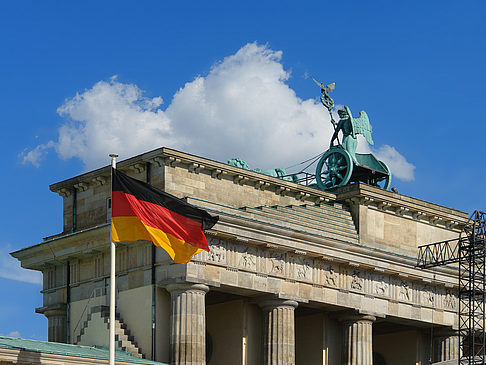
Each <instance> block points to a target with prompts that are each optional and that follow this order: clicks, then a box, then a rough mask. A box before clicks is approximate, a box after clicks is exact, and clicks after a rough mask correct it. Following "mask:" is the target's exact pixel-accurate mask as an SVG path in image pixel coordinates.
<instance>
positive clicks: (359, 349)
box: [339, 314, 376, 365]
mask: <svg viewBox="0 0 486 365" xmlns="http://www.w3.org/2000/svg"><path fill="white" fill-rule="evenodd" d="M339 320H340V321H342V323H343V332H344V342H343V364H344V365H372V364H373V340H372V339H373V337H372V328H373V322H374V321H375V320H376V318H375V317H373V316H369V315H353V314H351V315H344V316H342V317H340V318H339Z"/></svg>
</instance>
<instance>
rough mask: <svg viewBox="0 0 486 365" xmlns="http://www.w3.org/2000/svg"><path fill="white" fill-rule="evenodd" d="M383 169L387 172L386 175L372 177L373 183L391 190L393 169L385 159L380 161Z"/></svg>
mask: <svg viewBox="0 0 486 365" xmlns="http://www.w3.org/2000/svg"><path fill="white" fill-rule="evenodd" d="M378 162H379V163H380V165H381V166H382V167H383V169H384V170H385V171H386V172H387V175H386V176H385V177H381V178H376V179H372V180H371V181H370V183H371V185H373V186H376V187H378V188H381V189H383V190H390V186H391V170H390V168H389V167H388V165H387V164H386V163H384V162H383V161H378Z"/></svg>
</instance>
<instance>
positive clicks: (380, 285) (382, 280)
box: [373, 275, 390, 297]
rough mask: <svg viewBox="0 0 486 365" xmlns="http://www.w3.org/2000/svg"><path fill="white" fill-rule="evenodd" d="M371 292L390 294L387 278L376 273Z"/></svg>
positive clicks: (384, 295) (385, 295)
mask: <svg viewBox="0 0 486 365" xmlns="http://www.w3.org/2000/svg"><path fill="white" fill-rule="evenodd" d="M373 284H374V285H373V294H375V295H379V296H382V297H389V296H390V285H389V284H388V278H387V277H386V276H385V275H376V276H375V277H374V278H373Z"/></svg>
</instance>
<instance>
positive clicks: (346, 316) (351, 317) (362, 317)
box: [338, 313, 376, 323]
mask: <svg viewBox="0 0 486 365" xmlns="http://www.w3.org/2000/svg"><path fill="white" fill-rule="evenodd" d="M338 320H339V321H340V322H371V323H373V322H375V321H376V317H375V316H372V315H370V314H359V313H343V314H341V315H340V316H339V317H338Z"/></svg>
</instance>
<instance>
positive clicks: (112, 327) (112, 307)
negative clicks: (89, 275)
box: [109, 153, 118, 365]
mask: <svg viewBox="0 0 486 365" xmlns="http://www.w3.org/2000/svg"><path fill="white" fill-rule="evenodd" d="M110 157H111V167H113V168H114V169H116V158H117V157H118V155H117V154H116V153H111V154H110ZM112 182H113V179H112ZM111 191H113V186H112V187H111ZM110 194H111V193H110ZM111 195H112V197H111V198H112V199H111V210H112V212H113V194H111ZM112 215H113V214H112ZM109 365H115V244H114V243H113V241H112V239H111V228H110V361H109Z"/></svg>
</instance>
